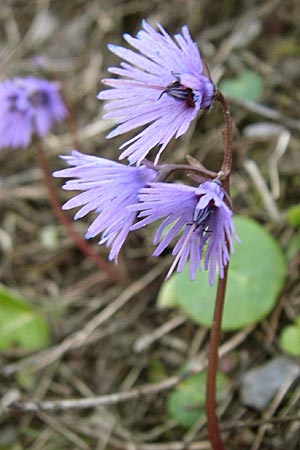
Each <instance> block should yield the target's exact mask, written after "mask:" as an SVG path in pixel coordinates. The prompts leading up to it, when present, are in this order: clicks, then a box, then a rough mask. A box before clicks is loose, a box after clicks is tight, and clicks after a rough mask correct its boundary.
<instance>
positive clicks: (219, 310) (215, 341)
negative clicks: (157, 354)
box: [206, 91, 232, 450]
mask: <svg viewBox="0 0 300 450" xmlns="http://www.w3.org/2000/svg"><path fill="white" fill-rule="evenodd" d="M216 100H217V101H219V102H220V103H221V107H222V110H223V114H224V121H225V126H226V131H225V132H224V146H225V150H224V157H223V163H222V166H221V172H223V174H224V180H223V187H224V189H225V191H226V192H227V194H229V177H230V171H231V163H232V120H231V115H230V111H229V107H228V103H227V101H226V99H225V97H224V96H223V94H222V93H221V92H220V91H217V93H216ZM229 206H230V205H229ZM227 245H228V243H227ZM227 275H228V265H227V266H226V267H224V277H223V279H221V278H219V281H218V289H217V295H216V302H215V309H214V317H213V323H212V327H211V331H210V351H209V360H208V368H207V380H206V417H207V431H208V436H209V439H210V442H211V445H212V448H213V450H224V449H225V447H224V444H223V441H222V438H221V435H220V429H219V422H218V418H217V413H216V409H217V401H216V387H217V386H216V385H217V370H218V362H219V346H220V340H221V325H222V317H223V309H224V302H225V292H226V283H227Z"/></svg>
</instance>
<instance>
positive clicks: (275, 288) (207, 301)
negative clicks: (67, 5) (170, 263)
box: [173, 217, 286, 330]
mask: <svg viewBox="0 0 300 450" xmlns="http://www.w3.org/2000/svg"><path fill="white" fill-rule="evenodd" d="M234 225H235V228H236V231H237V234H238V236H239V237H240V239H241V241H242V243H241V244H238V243H235V245H234V247H235V253H234V254H233V255H232V256H231V261H230V266H229V273H228V283H227V292H226V299H225V306H224V315H223V321H222V329H223V330H236V329H239V328H243V327H245V326H247V325H250V324H253V323H256V322H258V321H259V320H261V319H262V318H264V317H265V316H267V315H268V314H269V313H270V311H271V310H272V308H273V307H274V305H275V303H276V300H277V297H278V294H279V292H280V290H281V289H282V286H283V283H284V278H285V273H286V264H285V259H284V257H283V254H282V252H281V250H280V248H279V245H278V243H277V242H276V240H275V239H274V238H273V237H272V236H271V235H270V233H268V232H267V231H266V230H265V229H264V228H263V227H262V226H261V225H259V224H258V223H257V222H255V221H254V220H252V219H247V218H244V217H235V219H234ZM173 277H174V278H175V292H176V297H177V301H176V303H177V305H178V306H179V307H180V308H181V309H182V310H183V311H184V312H185V313H186V314H187V315H188V316H189V317H191V318H192V319H193V320H194V321H195V322H197V323H199V324H201V325H205V326H207V327H210V326H211V323H212V317H213V309H214V303H215V296H216V290H217V277H216V280H215V283H214V286H212V287H211V286H209V284H208V273H207V272H206V271H203V272H199V273H198V274H197V276H196V279H195V280H194V281H193V282H191V281H190V279H189V273H188V267H186V268H185V270H184V271H183V272H182V273H181V274H175V275H174V276H173Z"/></svg>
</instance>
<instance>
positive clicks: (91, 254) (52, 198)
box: [34, 137, 120, 283]
mask: <svg viewBox="0 0 300 450" xmlns="http://www.w3.org/2000/svg"><path fill="white" fill-rule="evenodd" d="M34 142H35V145H36V148H37V159H38V162H39V165H40V168H41V169H42V172H43V174H44V180H45V184H46V187H47V192H48V198H49V202H50V204H51V206H52V208H53V210H54V213H55V215H56V217H57V219H58V220H59V222H60V223H61V224H62V225H63V226H64V227H65V229H66V230H67V233H68V235H69V236H70V237H71V238H72V239H73V241H74V243H75V244H76V246H77V247H78V248H79V249H80V250H81V252H82V253H83V254H84V255H85V256H86V257H88V258H89V259H91V260H92V261H93V262H94V263H95V264H96V265H97V266H98V267H100V269H101V270H103V271H104V272H106V273H107V275H108V276H109V278H111V279H112V280H114V281H117V282H119V283H120V277H119V275H118V274H117V273H116V271H115V270H113V269H112V267H111V266H110V265H109V264H108V263H106V261H104V260H103V259H102V258H101V257H100V256H99V255H98V253H96V252H95V250H94V249H93V248H92V247H91V246H90V245H89V244H88V243H87V242H86V241H85V239H84V238H82V237H81V236H80V235H79V234H78V233H77V232H76V231H75V230H74V229H73V227H72V225H71V223H70V222H69V219H68V218H67V216H66V215H65V213H64V212H63V211H62V209H61V205H60V202H59V200H58V198H57V195H56V192H55V189H54V186H53V182H52V178H51V175H50V172H49V169H48V164H47V161H46V157H45V153H44V150H43V147H42V143H41V141H40V139H38V138H37V137H35V139H34Z"/></svg>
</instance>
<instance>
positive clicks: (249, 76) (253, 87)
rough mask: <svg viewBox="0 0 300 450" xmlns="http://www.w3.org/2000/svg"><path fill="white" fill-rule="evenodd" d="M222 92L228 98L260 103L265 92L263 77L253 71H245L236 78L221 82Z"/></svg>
mask: <svg viewBox="0 0 300 450" xmlns="http://www.w3.org/2000/svg"><path fill="white" fill-rule="evenodd" d="M219 89H220V91H221V92H222V93H223V94H224V95H225V96H226V95H229V96H230V97H235V98H237V99H242V100H252V101H259V100H260V99H261V98H262V95H263V91H264V83H263V79H262V77H261V76H260V75H259V74H258V73H257V72H254V71H253V70H243V71H242V72H240V73H239V75H238V76H237V77H236V78H228V79H224V80H223V81H221V83H220V85H219Z"/></svg>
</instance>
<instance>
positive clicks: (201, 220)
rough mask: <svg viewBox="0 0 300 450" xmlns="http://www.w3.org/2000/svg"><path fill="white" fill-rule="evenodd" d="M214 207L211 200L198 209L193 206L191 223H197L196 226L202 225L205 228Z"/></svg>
mask: <svg viewBox="0 0 300 450" xmlns="http://www.w3.org/2000/svg"><path fill="white" fill-rule="evenodd" d="M214 209H215V205H214V203H213V202H212V201H211V202H209V204H208V205H207V206H206V207H205V208H203V209H202V208H201V209H198V208H197V207H196V208H195V211H194V216H193V223H195V224H197V228H198V227H203V229H205V228H206V227H207V225H208V220H209V218H210V216H211V214H212V213H213V211H214Z"/></svg>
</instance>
